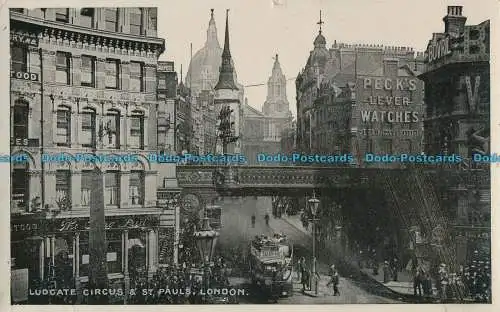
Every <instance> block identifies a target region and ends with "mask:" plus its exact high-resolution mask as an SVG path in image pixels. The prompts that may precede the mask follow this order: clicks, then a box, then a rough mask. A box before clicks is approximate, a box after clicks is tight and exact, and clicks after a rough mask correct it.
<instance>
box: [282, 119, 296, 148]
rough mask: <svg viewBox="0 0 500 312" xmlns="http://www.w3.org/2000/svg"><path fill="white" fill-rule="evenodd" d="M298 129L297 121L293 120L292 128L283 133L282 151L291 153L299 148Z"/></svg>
mask: <svg viewBox="0 0 500 312" xmlns="http://www.w3.org/2000/svg"><path fill="white" fill-rule="evenodd" d="M296 140H297V129H296V122H295V121H292V125H291V126H290V128H288V129H285V130H283V132H282V133H281V152H282V153H285V154H291V153H293V152H295V151H296V149H297V144H296Z"/></svg>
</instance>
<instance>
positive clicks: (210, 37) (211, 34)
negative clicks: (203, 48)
mask: <svg viewBox="0 0 500 312" xmlns="http://www.w3.org/2000/svg"><path fill="white" fill-rule="evenodd" d="M205 45H207V46H208V45H210V46H213V45H216V46H218V47H220V44H219V39H218V38H217V26H215V19H214V9H210V21H209V22H208V29H207V42H206V43H205Z"/></svg>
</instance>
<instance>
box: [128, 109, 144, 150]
mask: <svg viewBox="0 0 500 312" xmlns="http://www.w3.org/2000/svg"><path fill="white" fill-rule="evenodd" d="M129 145H130V147H131V148H138V149H144V113H142V112H140V111H134V112H132V116H131V117H130V139H129Z"/></svg>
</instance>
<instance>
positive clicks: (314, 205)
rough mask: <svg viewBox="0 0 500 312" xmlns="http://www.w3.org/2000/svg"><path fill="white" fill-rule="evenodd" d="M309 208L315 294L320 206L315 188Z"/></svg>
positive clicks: (316, 292) (316, 287) (312, 285)
mask: <svg viewBox="0 0 500 312" xmlns="http://www.w3.org/2000/svg"><path fill="white" fill-rule="evenodd" d="M308 203H309V209H310V210H311V214H312V232H313V235H312V237H313V244H312V247H313V257H312V270H311V271H312V272H311V273H312V274H311V281H310V283H311V290H313V291H314V294H315V295H317V294H318V279H317V276H316V213H317V212H318V207H319V199H317V198H316V193H315V191H314V190H313V196H312V198H310V199H309V200H308Z"/></svg>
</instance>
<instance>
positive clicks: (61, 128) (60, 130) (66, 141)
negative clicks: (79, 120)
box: [55, 107, 71, 146]
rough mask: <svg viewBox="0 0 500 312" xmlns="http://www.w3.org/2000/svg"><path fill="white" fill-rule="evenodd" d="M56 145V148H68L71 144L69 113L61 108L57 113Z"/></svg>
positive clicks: (64, 108) (66, 109)
mask: <svg viewBox="0 0 500 312" xmlns="http://www.w3.org/2000/svg"><path fill="white" fill-rule="evenodd" d="M56 122H57V129H56V140H55V141H56V143H57V145H58V146H69V145H70V142H71V111H70V110H69V108H66V107H61V108H59V110H58V111H57V121H56Z"/></svg>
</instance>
